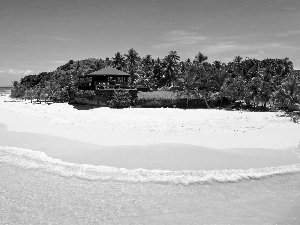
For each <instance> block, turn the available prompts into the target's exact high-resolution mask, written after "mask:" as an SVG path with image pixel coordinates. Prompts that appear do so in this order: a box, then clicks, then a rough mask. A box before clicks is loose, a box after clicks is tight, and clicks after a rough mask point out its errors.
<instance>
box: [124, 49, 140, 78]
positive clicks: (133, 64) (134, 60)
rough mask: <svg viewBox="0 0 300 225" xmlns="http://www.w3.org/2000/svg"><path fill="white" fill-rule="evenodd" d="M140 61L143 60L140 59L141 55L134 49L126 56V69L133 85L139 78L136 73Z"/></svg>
mask: <svg viewBox="0 0 300 225" xmlns="http://www.w3.org/2000/svg"><path fill="white" fill-rule="evenodd" d="M140 60H141V58H140V57H139V54H138V53H137V51H136V50H134V49H133V48H131V49H129V51H128V54H125V62H126V67H127V68H126V69H127V72H128V73H129V74H130V76H131V83H132V84H133V83H134V81H135V79H136V78H137V75H136V72H137V70H138V63H139V62H140Z"/></svg>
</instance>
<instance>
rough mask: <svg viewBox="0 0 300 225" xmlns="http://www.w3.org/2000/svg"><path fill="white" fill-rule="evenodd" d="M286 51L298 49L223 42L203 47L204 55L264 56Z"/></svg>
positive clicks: (275, 44) (296, 49)
mask: <svg viewBox="0 0 300 225" xmlns="http://www.w3.org/2000/svg"><path fill="white" fill-rule="evenodd" d="M282 49H288V50H291V51H299V50H300V48H297V47H291V46H288V45H284V44H281V43H268V44H238V43H235V42H223V43H219V44H211V45H208V46H206V47H204V52H205V53H212V54H216V53H223V52H232V51H235V52H241V51H244V52H248V53H255V54H264V53H265V51H282Z"/></svg>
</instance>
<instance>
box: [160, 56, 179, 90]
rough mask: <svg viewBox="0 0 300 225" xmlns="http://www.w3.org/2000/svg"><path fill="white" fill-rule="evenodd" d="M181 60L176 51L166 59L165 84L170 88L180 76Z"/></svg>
mask: <svg viewBox="0 0 300 225" xmlns="http://www.w3.org/2000/svg"><path fill="white" fill-rule="evenodd" d="M179 59H180V57H179V56H178V55H177V52H176V51H170V52H169V55H167V56H166V57H165V58H164V63H163V64H164V69H165V77H164V78H165V82H166V83H167V85H168V86H169V87H170V86H171V85H172V82H174V81H175V79H176V76H177V75H178V69H179V64H178V62H179Z"/></svg>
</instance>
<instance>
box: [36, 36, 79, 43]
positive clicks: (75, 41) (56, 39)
mask: <svg viewBox="0 0 300 225" xmlns="http://www.w3.org/2000/svg"><path fill="white" fill-rule="evenodd" d="M36 37H37V38H42V39H52V40H55V41H61V42H72V43H78V42H79V40H77V39H74V38H66V37H59V36H46V35H39V36H36Z"/></svg>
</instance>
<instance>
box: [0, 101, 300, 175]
mask: <svg viewBox="0 0 300 225" xmlns="http://www.w3.org/2000/svg"><path fill="white" fill-rule="evenodd" d="M0 109H1V110H0V124H4V126H5V128H3V129H2V138H0V145H1V146H4V145H5V146H12V147H22V148H29V149H34V150H38V151H42V152H46V153H47V154H48V155H49V156H51V157H54V158H60V159H62V160H64V161H68V162H75V163H87V164H93V165H108V166H116V167H125V168H146V169H172V170H174V169H177V170H181V169H194V170H197V169H226V168H227V169H247V168H251V167H256V168H257V167H266V166H281V165H288V164H293V163H297V162H298V158H297V157H296V155H295V154H294V153H293V149H294V148H295V147H296V146H297V145H298V143H299V141H300V125H299V124H296V123H293V122H291V120H290V118H289V117H285V116H284V113H283V112H282V113H281V112H246V111H225V110H215V109H213V110H208V109H197V110H183V109H165V108H159V109H141V108H129V109H122V110H118V109H110V108H94V109H90V110H78V109H76V108H74V107H73V106H72V105H68V104H66V103H57V104H49V105H48V104H45V103H42V104H32V103H30V101H15V100H13V99H10V98H9V97H8V95H6V96H1V98H0ZM4 130H6V132H5V133H4ZM4 137H5V138H4Z"/></svg>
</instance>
